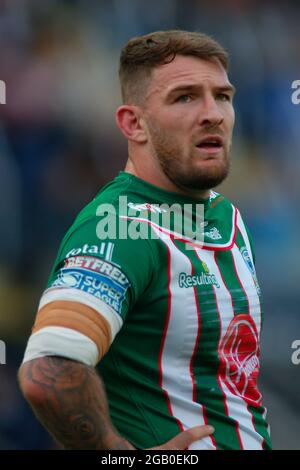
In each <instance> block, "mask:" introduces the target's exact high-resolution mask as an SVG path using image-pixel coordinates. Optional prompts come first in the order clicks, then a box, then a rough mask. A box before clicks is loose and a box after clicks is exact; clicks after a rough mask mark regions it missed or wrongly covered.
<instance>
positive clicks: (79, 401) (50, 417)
mask: <svg viewBox="0 0 300 470" xmlns="http://www.w3.org/2000/svg"><path fill="white" fill-rule="evenodd" d="M20 383H21V386H22V387H23V390H24V394H25V395H26V384H28V383H29V384H30V386H33V387H34V388H35V390H37V393H38V395H39V396H42V399H41V400H39V399H37V400H34V399H31V403H30V404H31V406H32V408H33V410H34V412H35V414H36V416H37V417H38V419H39V420H40V421H41V422H42V423H43V425H44V426H45V427H46V428H47V429H48V431H49V432H50V434H52V436H53V437H54V438H55V439H56V440H57V441H58V442H59V443H61V444H62V445H63V447H64V448H65V449H133V447H132V446H131V445H130V444H129V442H127V441H126V440H125V439H123V438H122V437H121V436H120V435H119V434H118V432H117V431H116V429H115V428H114V427H113V425H112V423H111V421H110V417H109V410H108V404H107V399H106V394H105V391H104V387H103V384H102V381H101V379H100V377H99V376H98V375H97V373H96V372H95V370H94V369H92V368H90V367H88V366H86V365H84V364H81V363H79V362H75V361H71V360H68V359H64V358H61V357H43V358H39V359H35V360H33V361H30V362H26V363H25V364H23V365H22V367H21V370H20Z"/></svg>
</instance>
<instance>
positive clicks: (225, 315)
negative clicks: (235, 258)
mask: <svg viewBox="0 0 300 470" xmlns="http://www.w3.org/2000/svg"><path fill="white" fill-rule="evenodd" d="M196 253H197V255H198V257H199V259H200V260H201V261H204V262H205V263H206V264H207V266H208V269H209V272H210V274H214V275H215V276H216V278H217V281H218V283H219V285H220V287H219V288H217V287H215V286H214V285H213V289H214V293H215V298H216V303H217V308H218V313H219V319H220V330H221V331H220V340H219V346H220V344H221V342H222V339H223V338H224V336H225V334H226V331H227V328H228V326H229V324H230V322H231V320H232V319H233V318H234V310H233V306H232V297H231V294H230V292H229V291H228V289H227V287H226V285H225V284H224V281H223V278H222V275H221V272H220V269H219V266H218V264H217V263H216V261H215V258H214V253H213V252H210V251H207V250H201V251H200V252H197V251H196ZM242 262H243V263H244V261H243V260H242ZM219 346H218V350H219ZM218 382H219V385H220V387H221V390H222V391H223V394H224V400H225V409H227V411H228V413H227V415H228V416H229V417H230V418H232V419H234V420H235V421H236V423H237V424H238V428H237V433H238V436H239V440H240V442H241V443H242V446H243V449H245V450H247V449H260V450H261V448H262V446H261V441H262V437H261V436H260V434H258V433H257V432H256V430H255V427H254V426H253V421H252V414H251V413H250V412H249V410H248V407H247V403H246V402H245V401H244V400H243V399H242V398H241V397H239V396H237V395H234V394H233V393H232V392H231V391H230V390H229V389H228V387H227V386H226V384H225V382H224V381H223V380H222V379H221V378H220V377H218Z"/></svg>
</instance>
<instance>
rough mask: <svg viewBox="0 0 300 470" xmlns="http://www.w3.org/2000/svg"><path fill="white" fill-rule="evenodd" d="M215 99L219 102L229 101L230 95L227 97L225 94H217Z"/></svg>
mask: <svg viewBox="0 0 300 470" xmlns="http://www.w3.org/2000/svg"><path fill="white" fill-rule="evenodd" d="M217 99H218V100H220V101H231V95H228V94H227V93H218V94H217Z"/></svg>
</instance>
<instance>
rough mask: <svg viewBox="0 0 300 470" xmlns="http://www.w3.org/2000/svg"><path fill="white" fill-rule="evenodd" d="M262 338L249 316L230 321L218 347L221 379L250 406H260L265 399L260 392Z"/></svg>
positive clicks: (245, 315)
mask: <svg viewBox="0 0 300 470" xmlns="http://www.w3.org/2000/svg"><path fill="white" fill-rule="evenodd" d="M259 355H260V348H259V338H258V333H257V329H256V325H255V323H254V321H253V319H252V318H251V316H250V315H249V314H239V315H235V317H234V318H233V319H232V320H231V322H230V324H229V326H228V328H227V331H226V333H225V335H224V337H223V339H222V341H221V343H220V346H219V357H220V366H219V371H218V375H219V378H220V379H221V381H222V382H223V383H225V385H226V386H227V387H228V388H229V390H230V391H231V392H232V393H233V394H234V395H238V396H239V397H241V398H243V399H244V400H245V401H246V402H247V403H248V404H249V405H252V406H260V405H261V399H262V396H261V394H260V392H259V390H258V388H257V377H258V373H259Z"/></svg>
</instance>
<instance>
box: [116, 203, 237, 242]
mask: <svg viewBox="0 0 300 470" xmlns="http://www.w3.org/2000/svg"><path fill="white" fill-rule="evenodd" d="M237 214H238V212H237V208H235V207H234V213H233V218H232V221H233V224H232V225H233V227H232V231H231V236H230V239H229V242H228V243H227V244H224V245H221V246H220V245H218V244H217V243H216V244H214V243H211V244H207V243H204V242H203V244H202V243H201V244H200V245H197V243H195V242H193V241H191V240H189V239H185V238H183V237H180V236H179V235H180V234H176V239H177V240H178V241H181V242H183V243H187V244H189V245H191V246H193V247H194V248H198V249H199V248H201V249H202V250H214V251H224V250H231V248H232V247H233V245H234V243H235V239H236V227H237ZM121 218H123V219H128V220H135V221H138V222H140V223H144V224H148V225H150V226H152V227H154V230H158V231H159V232H161V233H163V234H165V235H167V236H168V238H169V239H170V240H172V239H174V238H175V233H174V232H171V231H168V230H166V229H165V228H163V227H161V226H159V225H157V224H154V223H153V222H152V221H151V220H148V219H140V218H139V217H130V216H126V215H124V216H121Z"/></svg>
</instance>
